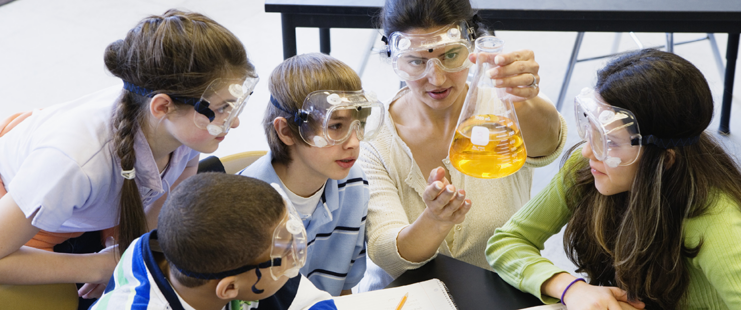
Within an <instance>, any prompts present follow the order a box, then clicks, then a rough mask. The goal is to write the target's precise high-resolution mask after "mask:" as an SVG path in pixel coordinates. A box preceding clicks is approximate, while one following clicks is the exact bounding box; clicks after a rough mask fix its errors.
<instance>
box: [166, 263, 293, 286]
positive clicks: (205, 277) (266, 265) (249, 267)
mask: <svg viewBox="0 0 741 310" xmlns="http://www.w3.org/2000/svg"><path fill="white" fill-rule="evenodd" d="M280 264H281V259H280V258H273V259H271V260H268V261H265V262H262V263H260V264H257V265H247V266H242V267H239V268H237V269H232V270H227V271H222V272H217V273H200V272H192V271H188V270H185V269H182V268H180V267H178V266H175V269H177V270H178V271H180V273H182V274H184V275H186V276H189V277H191V278H196V279H201V280H215V279H223V278H226V277H231V276H235V275H238V274H241V273H245V272H247V271H250V270H252V269H255V268H257V269H258V270H259V269H264V268H270V267H271V266H280ZM173 266H174V264H173ZM259 277H260V274H259V271H258V281H260V280H259Z"/></svg>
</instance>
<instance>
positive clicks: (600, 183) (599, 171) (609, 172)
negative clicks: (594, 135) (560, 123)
mask: <svg viewBox="0 0 741 310" xmlns="http://www.w3.org/2000/svg"><path fill="white" fill-rule="evenodd" d="M581 154H582V156H584V157H585V158H588V159H589V166H590V167H591V170H592V175H593V176H594V186H595V187H597V190H598V191H599V192H600V193H601V194H602V195H605V196H610V195H615V194H619V193H623V192H627V191H630V188H631V186H632V185H633V180H635V178H636V173H637V171H638V163H639V161H640V160H641V158H640V155H639V157H638V159H637V160H636V161H635V162H634V163H632V164H630V165H628V166H617V167H615V168H611V167H610V166H608V165H605V163H604V162H602V161H600V160H598V159H597V158H596V157H595V156H594V154H593V153H592V146H591V145H590V143H589V142H587V143H584V148H582V151H581Z"/></svg>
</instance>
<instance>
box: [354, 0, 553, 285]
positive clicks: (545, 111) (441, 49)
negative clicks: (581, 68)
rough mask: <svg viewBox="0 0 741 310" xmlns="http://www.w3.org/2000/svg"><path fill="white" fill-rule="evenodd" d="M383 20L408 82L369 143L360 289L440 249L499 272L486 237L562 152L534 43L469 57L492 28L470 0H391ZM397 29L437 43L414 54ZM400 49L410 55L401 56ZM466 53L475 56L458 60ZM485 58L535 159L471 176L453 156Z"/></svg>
mask: <svg viewBox="0 0 741 310" xmlns="http://www.w3.org/2000/svg"><path fill="white" fill-rule="evenodd" d="M379 21H380V23H381V27H382V28H383V30H384V33H385V34H386V37H384V41H386V42H388V43H389V53H388V54H389V56H391V57H392V59H394V61H392V63H393V66H394V70H395V71H396V73H397V74H398V75H399V76H400V77H401V78H402V79H403V80H405V82H406V84H407V86H406V87H404V88H402V89H401V90H399V92H398V93H397V94H396V96H395V97H394V98H393V99H391V101H390V103H389V104H388V112H389V113H387V114H386V115H387V116H386V117H388V119H386V120H385V123H384V126H383V128H382V129H381V131H380V132H379V134H378V136H377V137H376V138H375V139H374V140H372V141H370V142H369V143H363V144H361V148H362V151H361V157H360V159H359V161H360V163H361V165H362V167H363V169H364V170H365V173H366V175H367V177H368V181H369V183H370V192H371V197H370V202H369V204H368V219H367V224H366V225H367V226H366V229H367V234H368V257H369V258H370V259H371V260H372V262H371V261H369V262H368V263H369V267H368V270H367V271H366V275H365V278H364V279H363V281H362V282H361V284H360V285H359V287H358V289H359V291H366V290H374V289H379V288H383V287H385V286H386V285H387V284H388V283H390V282H391V281H392V280H393V279H394V278H396V277H398V276H399V275H401V274H402V273H403V272H404V271H406V270H409V269H415V268H418V267H420V266H422V265H424V264H425V263H426V262H428V261H429V260H431V259H433V258H435V256H436V255H437V253H442V254H443V255H447V256H450V257H453V258H456V259H459V260H462V261H465V262H468V263H470V264H473V265H476V266H479V267H481V268H485V269H489V270H491V267H490V266H489V264H488V263H487V261H486V257H485V256H484V250H485V248H486V241H487V239H488V238H489V237H490V236H491V235H492V234H493V233H494V229H496V228H497V227H500V226H502V225H503V224H504V223H505V222H506V221H507V220H508V219H509V218H510V217H511V216H512V215H513V214H514V213H515V212H516V211H517V210H519V209H520V207H521V206H523V205H524V204H525V203H526V202H527V201H528V200H529V199H530V188H531V184H532V178H533V170H532V169H533V168H536V167H542V166H545V165H548V164H549V163H551V162H552V161H553V160H555V159H556V158H557V157H558V156H559V154H560V153H561V151H562V149H563V146H564V143H565V140H566V139H565V136H566V124H565V121H564V120H563V117H561V116H560V115H559V113H558V111H557V110H556V109H555V107H554V106H553V104H552V103H551V102H549V101H548V100H546V99H544V98H543V97H539V96H538V94H539V90H540V88H539V87H538V83H539V82H540V77H539V76H538V68H539V66H538V63H537V62H536V61H535V59H534V55H533V52H532V51H529V50H522V51H516V52H511V53H506V54H499V55H494V54H482V55H481V56H480V57H479V59H476V56H475V55H469V54H470V53H471V52H472V51H473V41H474V40H475V38H476V37H477V36H478V35H482V34H485V33H486V30H485V29H484V27H483V25H482V24H481V22H480V21H479V20H478V17H477V16H476V15H475V12H474V10H473V9H472V8H471V4H470V3H469V0H387V1H386V3H385V5H384V8H383V10H382V11H381V15H380V16H379ZM395 33H396V34H397V37H398V36H403V37H407V38H411V39H410V40H413V41H418V40H422V41H423V42H435V43H434V44H432V45H430V48H429V49H427V48H425V50H424V51H418V52H414V50H413V49H409V46H407V45H408V44H403V43H404V42H402V44H398V43H397V44H394V43H395V42H394V40H389V39H388V38H393V36H394V34H395ZM451 33H452V34H454V35H452V36H451V35H450V34H451ZM456 33H460V34H461V35H460V36H456V35H455V34H456ZM468 33H471V35H470V36H468V35H467V34H468ZM456 37H458V38H456ZM397 42H399V41H397ZM438 42H439V44H438ZM406 43H408V42H406ZM435 44H437V45H435ZM461 47H465V48H461ZM404 49H407V50H406V51H405V50H404ZM400 53H406V54H404V56H403V57H394V56H397V55H400ZM461 55H462V56H464V59H463V60H465V57H466V56H468V59H469V61H468V62H466V61H459V60H461V59H460V56H461ZM476 61H486V62H489V63H491V64H492V65H495V66H493V68H492V69H490V70H489V72H488V73H489V74H490V75H491V77H492V79H493V82H494V84H495V85H496V86H497V87H501V88H504V89H505V91H506V92H507V93H508V94H511V95H512V96H513V98H515V99H514V101H515V102H514V106H515V110H516V112H517V117H518V119H519V123H520V126H521V130H522V133H523V136H524V139H525V144H526V148H527V154H528V158H527V160H526V162H525V165H524V166H523V168H522V169H520V170H519V171H518V172H516V173H514V174H512V175H510V176H508V177H505V178H499V179H478V178H474V177H470V176H467V175H464V174H462V173H460V172H459V171H457V170H455V169H454V168H453V166H452V165H451V163H450V161H449V159H448V148H449V146H450V142H451V141H452V138H453V135H454V134H455V131H456V125H457V121H458V116H459V115H460V113H461V108H462V107H463V102H464V101H465V99H466V93H467V91H468V85H467V84H466V77H467V76H468V72H469V67H470V66H471V63H472V62H476ZM464 189H465V190H464ZM473 202H475V204H476V205H475V206H473V205H472V204H473Z"/></svg>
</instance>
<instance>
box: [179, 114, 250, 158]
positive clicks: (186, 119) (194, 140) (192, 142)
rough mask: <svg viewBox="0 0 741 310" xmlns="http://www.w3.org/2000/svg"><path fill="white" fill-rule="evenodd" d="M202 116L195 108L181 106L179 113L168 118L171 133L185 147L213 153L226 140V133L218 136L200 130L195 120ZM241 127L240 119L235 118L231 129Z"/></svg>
mask: <svg viewBox="0 0 741 310" xmlns="http://www.w3.org/2000/svg"><path fill="white" fill-rule="evenodd" d="M196 116H201V114H200V113H198V112H196V110H195V109H194V108H193V107H190V106H185V105H179V106H178V111H175V112H174V113H172V114H171V115H169V116H168V120H169V121H170V122H171V125H170V126H169V131H170V133H171V134H172V136H173V137H175V139H177V140H178V141H179V142H180V143H182V144H183V145H185V146H187V147H190V148H192V149H194V150H196V151H199V152H201V153H213V152H214V151H216V149H218V148H219V143H221V141H223V140H224V138H225V137H226V133H223V132H222V133H220V134H218V135H216V136H213V135H211V134H210V133H208V130H206V129H202V128H198V127H197V126H196V125H195V122H194V118H195V117H196ZM237 126H239V118H238V117H237V118H234V120H233V121H232V123H231V126H230V127H231V128H236V127H237Z"/></svg>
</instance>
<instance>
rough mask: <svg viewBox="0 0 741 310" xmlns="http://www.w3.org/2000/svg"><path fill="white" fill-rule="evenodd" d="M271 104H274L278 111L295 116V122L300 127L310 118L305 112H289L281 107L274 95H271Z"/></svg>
mask: <svg viewBox="0 0 741 310" xmlns="http://www.w3.org/2000/svg"><path fill="white" fill-rule="evenodd" d="M270 103H272V104H273V106H274V107H276V108H277V109H278V110H281V111H283V112H286V113H288V114H291V115H293V122H294V123H296V124H297V125H299V126H301V125H302V124H303V123H304V122H305V121H306V120H307V119H308V117H309V115H308V114H306V113H305V112H300V111H296V112H288V111H287V110H286V109H284V108H283V107H281V106H280V103H278V100H276V99H275V97H273V95H270Z"/></svg>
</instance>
